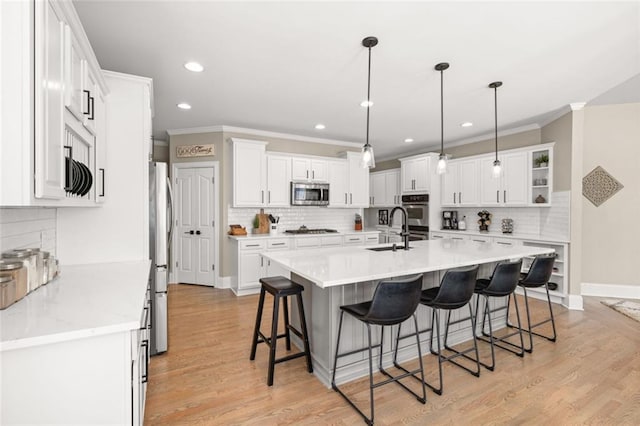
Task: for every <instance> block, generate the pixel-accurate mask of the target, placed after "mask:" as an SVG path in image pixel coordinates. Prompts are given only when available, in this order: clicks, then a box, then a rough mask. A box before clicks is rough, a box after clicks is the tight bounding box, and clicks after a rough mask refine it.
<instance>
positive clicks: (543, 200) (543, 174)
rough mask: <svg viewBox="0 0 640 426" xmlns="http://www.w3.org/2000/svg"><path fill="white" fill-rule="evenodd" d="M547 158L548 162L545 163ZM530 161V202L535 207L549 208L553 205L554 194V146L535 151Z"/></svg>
mask: <svg viewBox="0 0 640 426" xmlns="http://www.w3.org/2000/svg"><path fill="white" fill-rule="evenodd" d="M545 157H546V159H547V161H543V160H545ZM529 161H530V163H529V164H530V167H531V176H530V177H529V179H530V180H529V184H530V188H531V194H530V198H529V202H530V203H531V204H533V205H535V206H548V205H550V204H551V194H552V193H553V145H550V144H549V145H543V146H541V147H539V148H538V149H535V150H533V151H532V152H531V157H530V159H529Z"/></svg>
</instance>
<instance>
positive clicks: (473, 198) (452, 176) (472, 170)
mask: <svg viewBox="0 0 640 426" xmlns="http://www.w3.org/2000/svg"><path fill="white" fill-rule="evenodd" d="M447 169H448V170H447V173H445V174H443V175H442V190H441V192H440V196H441V203H442V205H443V206H447V207H449V206H451V207H461V206H474V205H477V204H478V203H479V184H478V160H477V159H475V158H473V159H464V160H452V161H449V164H448V165H447Z"/></svg>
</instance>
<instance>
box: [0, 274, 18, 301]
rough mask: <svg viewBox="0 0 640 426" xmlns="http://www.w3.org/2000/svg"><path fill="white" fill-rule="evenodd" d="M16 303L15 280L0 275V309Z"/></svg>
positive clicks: (9, 276)
mask: <svg viewBox="0 0 640 426" xmlns="http://www.w3.org/2000/svg"><path fill="white" fill-rule="evenodd" d="M15 301H16V280H14V279H13V277H12V276H11V275H0V309H5V308H6V307H8V306H11V305H13V303H14V302H15Z"/></svg>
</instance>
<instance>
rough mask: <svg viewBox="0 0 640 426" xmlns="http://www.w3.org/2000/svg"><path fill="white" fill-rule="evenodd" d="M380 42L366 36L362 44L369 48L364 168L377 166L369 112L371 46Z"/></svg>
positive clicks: (362, 162) (362, 160)
mask: <svg viewBox="0 0 640 426" xmlns="http://www.w3.org/2000/svg"><path fill="white" fill-rule="evenodd" d="M377 44H378V39H377V38H376V37H366V38H365V39H363V40H362V45H363V46H364V47H366V48H367V49H369V66H368V70H367V106H366V108H367V139H366V142H365V144H364V146H363V147H362V158H361V160H360V165H361V166H362V167H363V168H370V169H372V168H374V167H375V166H376V159H375V156H374V154H373V147H372V146H371V144H369V112H370V110H371V48H372V47H374V46H375V45H377Z"/></svg>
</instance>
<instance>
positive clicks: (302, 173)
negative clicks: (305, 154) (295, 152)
mask: <svg viewBox="0 0 640 426" xmlns="http://www.w3.org/2000/svg"><path fill="white" fill-rule="evenodd" d="M291 179H292V180H309V179H311V161H310V160H309V159H308V158H296V157H293V158H292V159H291Z"/></svg>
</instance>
